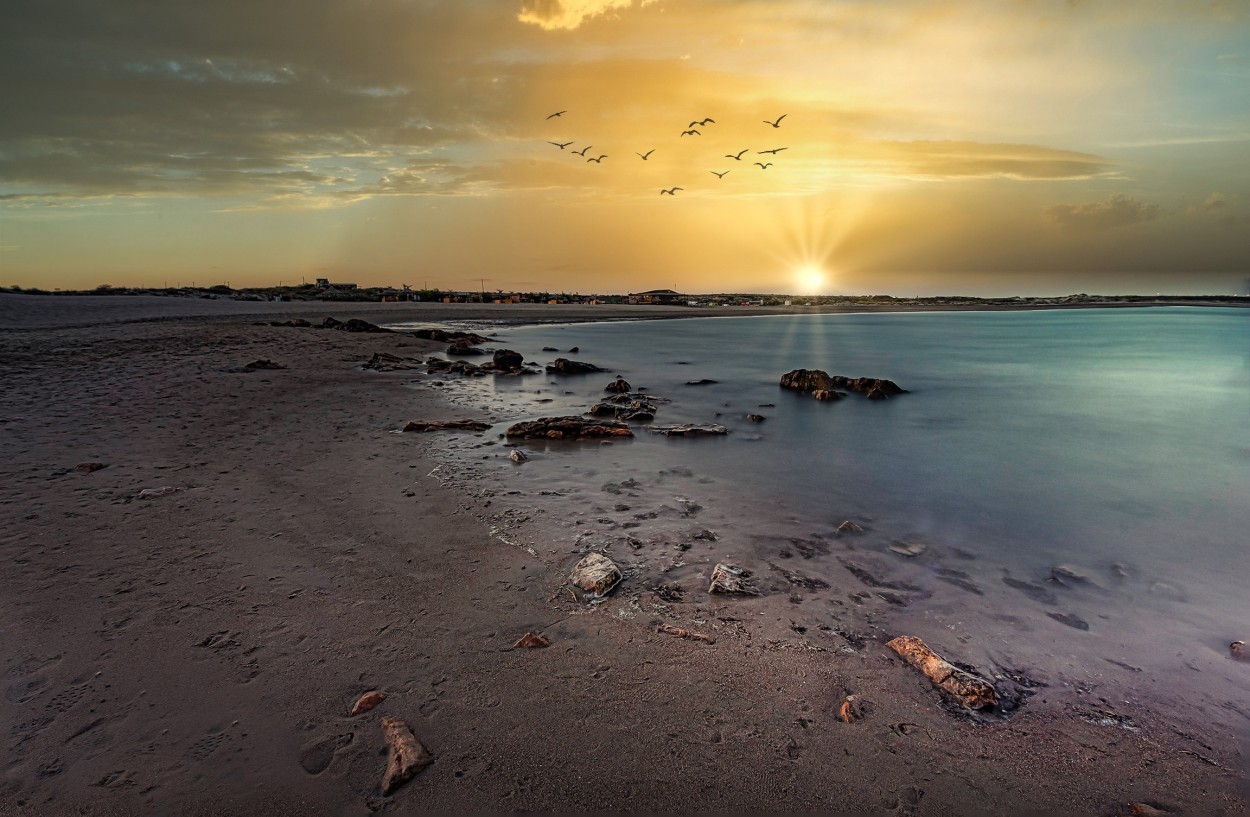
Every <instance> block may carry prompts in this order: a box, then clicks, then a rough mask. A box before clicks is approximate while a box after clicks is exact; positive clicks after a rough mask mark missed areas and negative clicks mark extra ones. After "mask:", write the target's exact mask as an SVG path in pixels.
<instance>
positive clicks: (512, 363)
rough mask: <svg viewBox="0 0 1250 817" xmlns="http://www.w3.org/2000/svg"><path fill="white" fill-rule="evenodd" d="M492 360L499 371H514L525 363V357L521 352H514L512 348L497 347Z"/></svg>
mask: <svg viewBox="0 0 1250 817" xmlns="http://www.w3.org/2000/svg"><path fill="white" fill-rule="evenodd" d="M492 362H493V363H494V364H495V369H496V370H497V371H504V372H512V371H516V370H517V369H520V368H521V367H522V366H524V365H525V358H524V357H523V356H522V355H521V353H520V352H514V351H512V350H511V349H497V350H495V356H494V358H492Z"/></svg>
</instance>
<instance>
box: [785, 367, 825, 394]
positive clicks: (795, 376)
mask: <svg viewBox="0 0 1250 817" xmlns="http://www.w3.org/2000/svg"><path fill="white" fill-rule="evenodd" d="M781 388H783V389H794V390H795V391H797V392H803V393H807V392H814V391H832V390H833V378H832V377H830V376H829V373H828V372H822V371H821V370H820V369H795V370H793V371H790V372H786V373H785V374H783V375H782V376H781Z"/></svg>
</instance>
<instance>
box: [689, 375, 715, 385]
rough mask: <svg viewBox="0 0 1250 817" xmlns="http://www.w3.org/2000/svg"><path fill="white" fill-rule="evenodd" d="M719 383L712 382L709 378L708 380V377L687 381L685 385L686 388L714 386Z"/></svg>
mask: <svg viewBox="0 0 1250 817" xmlns="http://www.w3.org/2000/svg"><path fill="white" fill-rule="evenodd" d="M719 382H720V381H718V380H712V379H711V378H708V377H702V378H699V379H698V380H687V381H686V385H687V386H715V385H716V384H717V383H719Z"/></svg>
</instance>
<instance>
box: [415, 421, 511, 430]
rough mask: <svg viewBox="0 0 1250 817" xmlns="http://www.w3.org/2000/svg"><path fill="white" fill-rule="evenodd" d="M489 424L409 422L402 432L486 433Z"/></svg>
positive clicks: (474, 422)
mask: <svg viewBox="0 0 1250 817" xmlns="http://www.w3.org/2000/svg"><path fill="white" fill-rule="evenodd" d="M488 428H490V423H483V422H482V421H480V420H409V421H408V422H407V423H406V424H405V425H404V428H403V430H404V431H486V430H487V429H488Z"/></svg>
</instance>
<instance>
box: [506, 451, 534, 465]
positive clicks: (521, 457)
mask: <svg viewBox="0 0 1250 817" xmlns="http://www.w3.org/2000/svg"><path fill="white" fill-rule="evenodd" d="M508 459H510V460H512V461H513V462H529V459H530V458H529V457H528V456H526V454H525V452H524V451H522V450H521V449H519V448H514V449H512V453H511V454H509V455H508Z"/></svg>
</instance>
